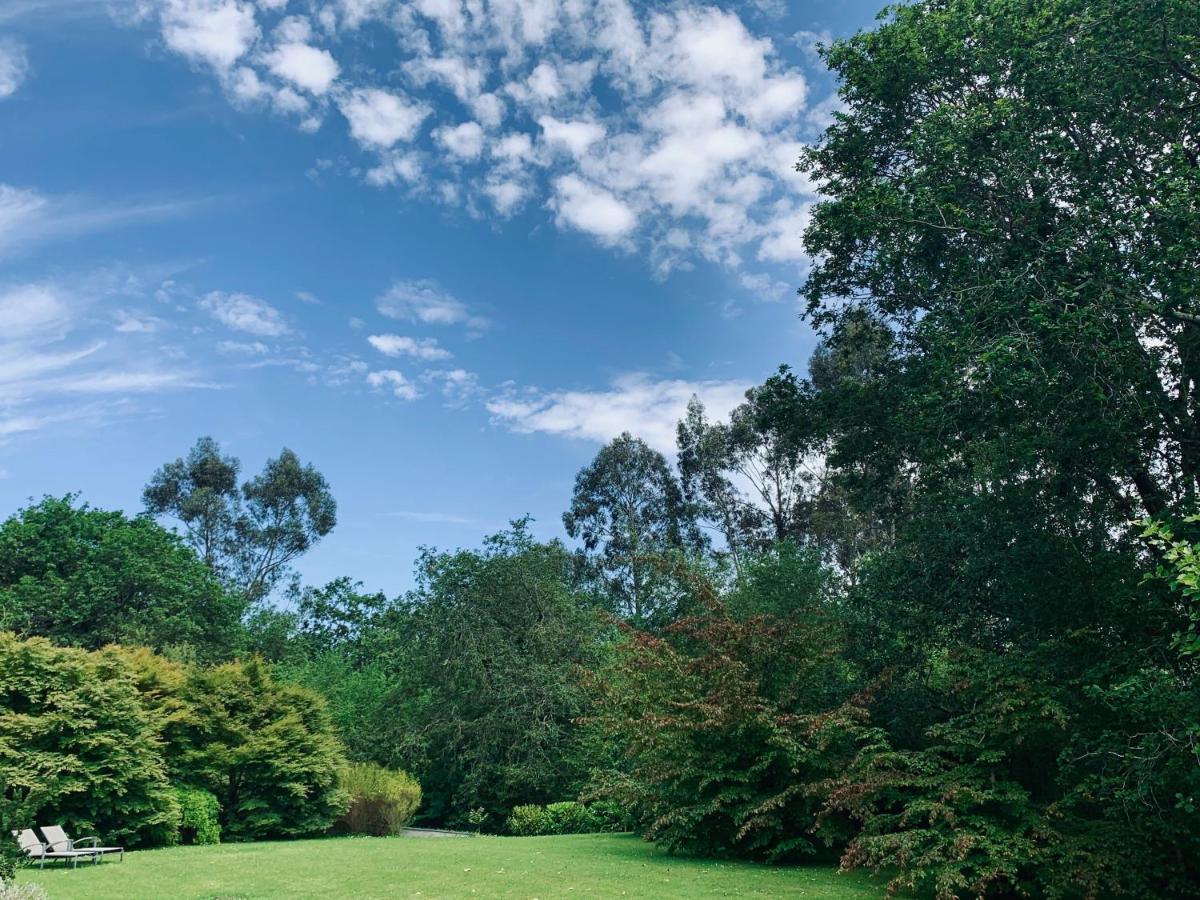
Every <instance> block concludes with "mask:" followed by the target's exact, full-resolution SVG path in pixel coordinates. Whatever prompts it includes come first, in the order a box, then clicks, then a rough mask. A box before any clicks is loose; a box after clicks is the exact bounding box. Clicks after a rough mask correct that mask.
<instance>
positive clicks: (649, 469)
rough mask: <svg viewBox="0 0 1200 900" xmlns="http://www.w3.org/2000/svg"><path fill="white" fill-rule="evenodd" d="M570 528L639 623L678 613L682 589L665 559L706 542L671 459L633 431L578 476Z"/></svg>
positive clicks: (566, 519)
mask: <svg viewBox="0 0 1200 900" xmlns="http://www.w3.org/2000/svg"><path fill="white" fill-rule="evenodd" d="M563 525H564V526H565V528H566V531H567V534H568V535H570V536H571V537H573V538H578V539H579V540H581V541H582V542H583V547H584V551H585V553H586V554H587V558H588V560H589V562H590V563H591V564H592V566H593V567H594V570H595V571H596V572H598V573H599V575H600V578H601V580H602V582H603V584H604V589H605V592H606V594H607V595H608V596H609V597H610V598H611V599H612V601H613V605H614V607H615V608H616V610H618V611H620V612H621V613H623V614H624V615H627V616H630V617H631V618H633V619H635V620H648V619H651V618H653V617H655V616H656V615H657V617H659V618H663V617H666V618H669V617H670V616H671V615H672V614H673V604H674V600H675V599H676V598H677V593H678V592H677V591H676V590H675V588H674V586H673V585H672V584H671V583H670V579H669V578H667V577H664V572H665V571H666V569H667V567H665V566H664V565H663V562H664V559H666V558H669V557H672V556H676V555H679V554H687V553H695V552H698V551H700V550H701V549H703V548H704V546H705V541H704V538H703V535H702V534H701V532H700V529H699V527H698V526H697V524H696V519H695V514H694V510H693V508H692V506H691V505H690V504H689V503H688V502H687V501H686V500H685V498H684V496H683V491H682V489H681V488H680V485H679V480H678V478H676V476H675V473H674V472H673V471H672V470H671V467H670V465H669V464H668V463H667V460H666V458H665V457H663V455H662V454H661V453H659V452H658V451H657V450H655V449H654V448H652V447H650V446H649V445H648V444H646V442H645V441H643V440H642V439H641V438H636V437H634V436H633V435H631V434H629V433H628V432H626V433H624V434H622V435H620V436H619V437H617V438H614V439H613V440H612V441H610V442H609V443H607V444H605V445H604V446H603V447H602V448H600V452H598V453H597V454H596V457H595V459H593V460H592V462H591V463H590V464H588V465H587V466H585V467H584V468H583V469H581V470H580V471H579V474H578V475H576V477H575V492H574V494H573V495H572V497H571V506H570V508H569V509H568V510H567V512H566V513H564V514H563Z"/></svg>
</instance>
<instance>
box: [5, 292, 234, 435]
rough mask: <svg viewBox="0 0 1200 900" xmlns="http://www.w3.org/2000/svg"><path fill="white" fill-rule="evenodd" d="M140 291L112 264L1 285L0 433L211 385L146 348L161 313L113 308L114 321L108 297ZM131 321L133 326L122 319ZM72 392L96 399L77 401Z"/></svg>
mask: <svg viewBox="0 0 1200 900" xmlns="http://www.w3.org/2000/svg"><path fill="white" fill-rule="evenodd" d="M142 293H143V289H142V287H141V280H140V279H138V278H137V277H135V276H133V275H131V274H129V273H114V272H100V273H94V274H92V275H87V276H78V277H75V278H73V279H71V280H69V281H62V282H40V283H26V284H16V285H9V286H5V287H0V413H2V416H0V441H4V440H8V439H10V438H12V437H14V436H16V435H19V434H25V433H30V432H36V431H40V430H43V429H46V428H49V427H51V426H55V425H79V424H80V423H83V422H87V423H89V424H90V425H92V426H99V425H102V424H104V423H105V422H107V421H109V420H110V419H111V418H112V417H113V416H116V415H128V414H130V413H133V412H136V411H137V409H138V407H137V405H136V403H135V402H134V397H136V395H139V394H146V393H156V392H160V391H166V390H178V389H184V388H193V387H208V386H211V385H209V384H207V383H206V382H204V381H203V380H201V379H199V378H197V376H196V375H195V373H194V372H192V371H190V370H189V369H188V368H186V367H184V366H183V365H180V364H178V363H174V364H165V356H166V354H165V353H160V352H151V353H147V352H146V344H145V342H146V341H147V340H154V338H151V337H148V336H149V335H150V334H151V333H152V331H153V330H154V329H156V328H157V326H158V324H162V323H161V320H159V319H157V318H156V317H151V316H144V315H135V314H131V313H128V312H127V311H124V310H120V309H118V311H117V313H116V318H117V326H116V327H115V328H114V327H113V316H111V315H109V314H107V313H106V312H105V310H104V307H106V306H107V305H108V302H107V301H109V300H111V299H113V298H116V297H127V296H135V295H136V296H141V295H142ZM133 321H136V322H138V323H139V324H138V327H137V328H132V329H131V328H122V327H121V325H122V324H123V323H127V322H133ZM151 323H155V324H151ZM132 332H136V334H135V335H134V336H132V337H131V333H132ZM79 395H87V396H90V397H101V398H103V399H101V400H93V401H89V404H88V405H84V406H80V405H78V403H79V400H78V396H79ZM72 398H74V399H72Z"/></svg>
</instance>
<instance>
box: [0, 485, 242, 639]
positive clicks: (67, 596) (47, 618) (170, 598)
mask: <svg viewBox="0 0 1200 900" xmlns="http://www.w3.org/2000/svg"><path fill="white" fill-rule="evenodd" d="M242 609H243V606H242V603H241V602H240V601H238V600H236V599H235V598H232V597H230V596H229V595H227V594H226V593H225V592H224V591H223V590H222V588H221V585H220V583H219V582H218V581H217V580H216V579H215V578H213V577H212V574H211V573H210V572H209V571H208V569H207V568H206V567H205V566H204V565H203V563H201V562H200V561H199V560H198V559H197V558H196V556H195V554H194V553H193V552H192V551H191V550H190V549H188V548H187V547H186V546H185V545H184V544H183V542H182V541H181V540H180V539H179V538H178V537H176V536H175V535H173V534H171V533H170V532H168V531H166V530H164V529H163V528H161V527H160V526H158V525H156V524H155V523H154V522H152V521H150V520H149V519H146V518H134V519H131V518H129V517H128V516H126V515H125V514H124V513H120V512H108V511H105V510H99V509H92V508H91V507H89V506H88V505H87V504H82V505H76V500H75V497H73V496H71V495H67V496H65V497H62V498H54V497H47V498H45V499H43V500H42V501H41V502H40V503H37V504H34V505H32V506H28V507H26V508H24V509H22V510H20V511H18V512H17V513H16V514H15V515H13V516H10V517H9V518H8V519H7V520H5V521H4V523H3V524H0V628H3V629H8V630H12V631H15V632H17V633H18V634H21V635H25V636H33V635H41V636H43V637H48V638H50V639H52V640H54V641H56V642H59V643H65V644H73V645H76V646H81V647H85V648H88V649H97V648H99V647H101V646H103V645H104V644H108V643H114V642H124V643H130V644H146V645H148V646H151V647H155V648H157V649H163V648H166V647H170V646H176V645H190V646H192V647H194V648H195V650H196V652H197V653H199V654H200V655H202V656H205V657H215V656H219V655H221V654H223V653H225V652H227V651H228V649H229V648H230V647H231V645H232V644H233V643H234V641H235V640H236V637H237V623H238V618H239V616H240V615H241V613H242Z"/></svg>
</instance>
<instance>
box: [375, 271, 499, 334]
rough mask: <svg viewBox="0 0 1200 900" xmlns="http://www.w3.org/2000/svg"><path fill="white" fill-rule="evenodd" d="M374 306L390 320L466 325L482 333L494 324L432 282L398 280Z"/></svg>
mask: <svg viewBox="0 0 1200 900" xmlns="http://www.w3.org/2000/svg"><path fill="white" fill-rule="evenodd" d="M375 306H376V308H377V309H378V310H379V311H380V312H381V313H383V314H384V315H385V316H388V317H389V318H392V319H403V320H406V321H409V322H421V323H423V324H425V325H465V326H466V327H467V328H468V329H469V330H471V331H482V330H483V329H485V328H487V327H488V326H489V325H490V324H491V323H490V322H489V321H488V320H487V319H486V318H484V317H483V316H480V315H476V314H474V313H472V312H471V311H470V309H469V308H468V307H467V305H466V304H465V303H463V302H462V301H461V300H459V299H458V298H457V297H455V296H453V295H452V294H449V293H447V292H446V290H445V289H443V288H442V287H441V285H439V284H438V283H437V282H436V281H432V280H429V279H422V280H420V281H397V282H396V283H395V284H393V285H392V286H391V288H390V289H388V291H387V293H385V294H384V295H383V296H381V297H380V298H379V299H378V300H377V301H376V303H375Z"/></svg>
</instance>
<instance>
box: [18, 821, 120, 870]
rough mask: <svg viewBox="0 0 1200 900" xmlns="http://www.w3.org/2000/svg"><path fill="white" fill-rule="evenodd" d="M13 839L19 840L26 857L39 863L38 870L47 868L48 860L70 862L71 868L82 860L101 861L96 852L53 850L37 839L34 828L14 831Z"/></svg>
mask: <svg viewBox="0 0 1200 900" xmlns="http://www.w3.org/2000/svg"><path fill="white" fill-rule="evenodd" d="M13 837H15V838H16V839H17V843H18V844H20V845H21V849H22V850H24V851H25V855H26V856H28V857H29V858H30V859H36V860H37V861H38V868H39V869H44V868H46V860H48V859H49V860H54V859H61V860H63V861H66V860H68V859H69V860H70V861H71V868H75V867H76V866H78V865H79V860H80V859H90V860H91V861H92V862H99V861H100V854H99V853H97V852H96V851H95V850H51V849H50V845H49V844H43V843H42V842H41V841H39V840H38V839H37V835H36V834H34V833H33V829H32V828H26V829H25V830H24V831H14V832H13Z"/></svg>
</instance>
